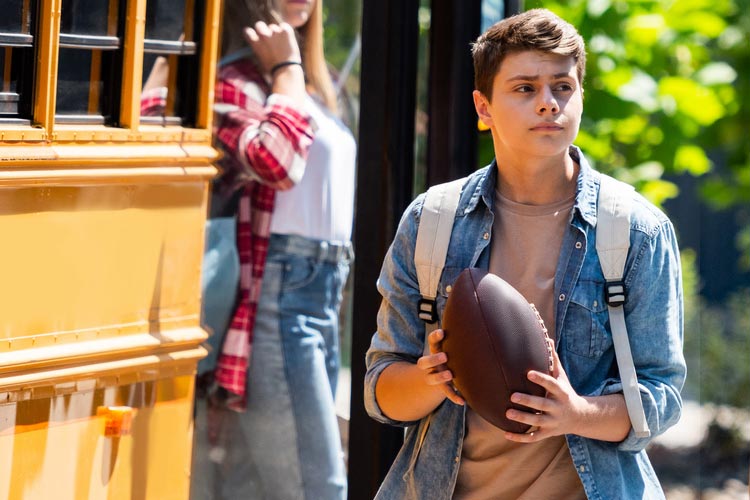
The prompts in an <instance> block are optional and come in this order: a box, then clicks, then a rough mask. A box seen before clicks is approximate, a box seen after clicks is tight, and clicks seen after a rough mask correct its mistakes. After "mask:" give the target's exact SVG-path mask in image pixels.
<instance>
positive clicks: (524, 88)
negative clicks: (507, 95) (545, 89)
mask: <svg viewBox="0 0 750 500" xmlns="http://www.w3.org/2000/svg"><path fill="white" fill-rule="evenodd" d="M516 91H517V92H533V91H534V87H532V86H531V85H519V86H518V87H516Z"/></svg>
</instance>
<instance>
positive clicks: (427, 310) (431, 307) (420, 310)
mask: <svg viewBox="0 0 750 500" xmlns="http://www.w3.org/2000/svg"><path fill="white" fill-rule="evenodd" d="M417 314H418V315H419V319H421V320H422V321H424V322H425V323H437V320H438V315H437V302H435V300H434V299H426V298H424V297H422V298H421V299H419V302H417Z"/></svg>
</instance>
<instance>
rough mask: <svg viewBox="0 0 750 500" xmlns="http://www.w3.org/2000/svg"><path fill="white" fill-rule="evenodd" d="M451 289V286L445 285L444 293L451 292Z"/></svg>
mask: <svg viewBox="0 0 750 500" xmlns="http://www.w3.org/2000/svg"><path fill="white" fill-rule="evenodd" d="M451 290H453V287H452V286H450V285H448V286H446V287H445V293H451Z"/></svg>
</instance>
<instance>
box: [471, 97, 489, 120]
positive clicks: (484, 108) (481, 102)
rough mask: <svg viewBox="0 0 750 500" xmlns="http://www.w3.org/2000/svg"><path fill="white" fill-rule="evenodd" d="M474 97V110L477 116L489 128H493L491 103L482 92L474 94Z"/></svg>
mask: <svg viewBox="0 0 750 500" xmlns="http://www.w3.org/2000/svg"><path fill="white" fill-rule="evenodd" d="M471 95H472V97H474V108H475V109H476V110H477V116H479V119H480V120H482V122H483V123H484V124H485V125H487V127H491V126H492V116H491V115H490V101H489V100H488V99H487V98H486V97H485V96H484V94H482V93H481V92H480V91H478V90H475V91H474V92H472V94H471Z"/></svg>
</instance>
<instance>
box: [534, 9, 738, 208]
mask: <svg viewBox="0 0 750 500" xmlns="http://www.w3.org/2000/svg"><path fill="white" fill-rule="evenodd" d="M525 6H526V8H533V7H546V8H548V9H550V10H552V11H554V12H556V13H558V14H559V15H560V16H562V17H563V18H565V19H567V20H568V21H570V22H571V23H572V24H573V25H575V26H576V27H577V28H578V29H579V31H580V33H581V35H582V36H583V37H584V39H585V40H586V43H587V48H588V64H587V71H588V75H587V79H586V82H585V99H586V101H585V107H584V120H583V123H582V127H581V129H582V132H581V134H580V136H579V137H578V139H577V141H576V142H577V143H578V144H579V145H580V146H581V147H582V148H583V149H584V150H585V151H586V153H587V155H588V156H589V157H590V158H591V159H592V160H593V161H594V162H595V163H596V166H597V168H598V169H600V170H602V171H604V172H607V173H610V174H613V175H615V176H617V177H620V178H625V179H627V180H629V181H630V182H633V183H634V184H635V185H636V187H637V188H638V189H639V190H640V191H641V192H643V193H644V194H646V195H647V196H648V197H649V198H650V199H651V200H652V201H653V202H655V203H656V204H661V203H662V202H663V201H664V200H666V199H668V198H671V197H674V196H677V194H678V190H677V188H676V186H674V185H673V184H672V183H670V182H669V181H666V180H664V178H663V176H664V175H666V177H667V178H669V174H682V173H688V174H690V175H694V176H704V178H705V181H704V182H702V183H701V193H702V194H703V196H704V197H705V198H706V199H707V200H708V201H709V202H710V203H711V204H712V205H714V206H716V207H721V208H724V207H728V206H732V205H738V204H745V203H750V141H748V132H747V123H750V75H749V74H748V72H747V69H746V68H748V67H750V35H748V33H750V13H749V11H750V8H749V7H750V0H570V1H564V0H562V1H556V0H528V1H527V2H526V5H525ZM712 158H714V159H717V162H716V164H715V163H714V161H712ZM719 159H720V161H718V160H719ZM657 171H658V172H659V175H656V176H655V175H654V173H655V172H657Z"/></svg>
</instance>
